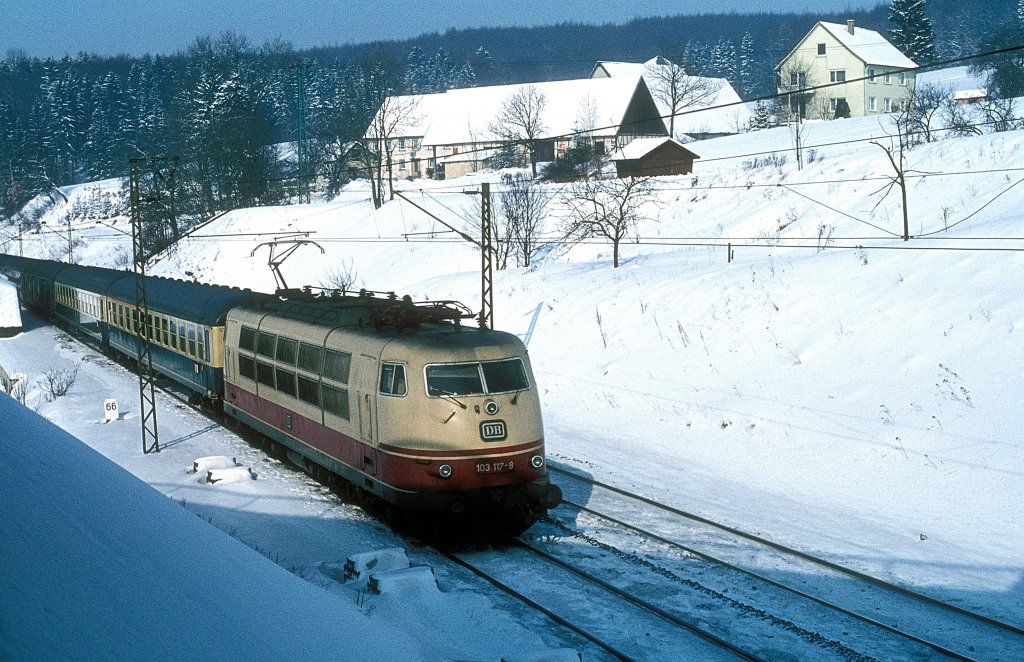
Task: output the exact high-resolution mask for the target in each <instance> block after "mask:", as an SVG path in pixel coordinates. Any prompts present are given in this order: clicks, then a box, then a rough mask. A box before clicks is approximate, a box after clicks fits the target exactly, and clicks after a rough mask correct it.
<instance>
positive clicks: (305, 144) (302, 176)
mask: <svg viewBox="0 0 1024 662" xmlns="http://www.w3.org/2000/svg"><path fill="white" fill-rule="evenodd" d="M296 67H297V68H298V70H299V84H298V94H299V98H298V108H296V112H295V116H296V119H297V121H298V124H299V126H298V145H297V150H296V152H297V154H296V155H297V160H298V171H299V172H298V174H299V182H298V183H299V198H300V199H301V200H302V201H303V202H305V203H307V204H309V184H310V182H309V180H310V172H309V170H310V169H309V139H308V136H307V135H306V62H305V60H302V61H300V62H299V63H298V64H297V65H296Z"/></svg>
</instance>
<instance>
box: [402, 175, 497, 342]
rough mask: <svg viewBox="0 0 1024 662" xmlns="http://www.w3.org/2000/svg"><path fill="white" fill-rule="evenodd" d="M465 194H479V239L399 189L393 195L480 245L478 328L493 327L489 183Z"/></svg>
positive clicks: (492, 257)
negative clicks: (417, 202) (419, 203)
mask: <svg viewBox="0 0 1024 662" xmlns="http://www.w3.org/2000/svg"><path fill="white" fill-rule="evenodd" d="M464 192H465V193H466V194H467V195H476V194H478V193H479V194H480V229H481V235H482V236H481V240H480V241H477V240H476V239H473V238H472V237H470V236H469V235H468V234H466V233H465V232H463V231H462V230H459V229H457V228H456V227H455V226H453V225H451V224H450V223H448V222H447V221H445V220H444V219H443V218H441V217H440V216H438V215H437V214H434V213H433V212H431V211H428V210H427V209H424V208H423V207H421V206H420V205H418V204H416V202H415V201H414V200H411V199H410V198H409V197H408V196H406V195H405V194H404V193H402V192H401V191H395V195H397V196H398V197H400V198H401V199H403V200H405V201H406V202H408V203H409V204H411V205H412V206H413V207H415V208H416V209H419V210H420V211H421V212H423V213H424V214H426V215H427V216H430V217H431V218H432V219H434V220H435V221H437V222H438V223H440V224H441V225H443V226H445V227H446V228H448V229H449V230H451V231H452V232H454V233H456V234H457V235H459V236H460V237H462V238H463V239H465V240H466V241H468V242H469V243H471V244H475V245H477V246H479V247H480V283H481V293H480V328H481V329H493V328H494V244H493V243H492V234H493V233H492V232H491V185H490V183H488V182H484V183H483V184H481V186H480V190H479V191H464Z"/></svg>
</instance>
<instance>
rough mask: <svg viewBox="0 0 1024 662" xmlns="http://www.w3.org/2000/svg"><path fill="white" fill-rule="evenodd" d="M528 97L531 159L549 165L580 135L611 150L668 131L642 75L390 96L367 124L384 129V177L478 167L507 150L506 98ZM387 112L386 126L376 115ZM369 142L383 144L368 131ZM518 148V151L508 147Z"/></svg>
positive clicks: (445, 175)
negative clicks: (533, 108)
mask: <svg viewBox="0 0 1024 662" xmlns="http://www.w3.org/2000/svg"><path fill="white" fill-rule="evenodd" d="M526 92H528V93H529V94H530V95H532V96H533V98H535V99H542V100H543V101H542V102H541V103H538V104H537V105H538V108H537V113H538V115H537V120H538V121H537V125H538V126H539V128H540V130H539V132H538V134H537V138H536V139H535V141H534V153H535V155H536V157H535V158H536V160H537V161H552V160H554V159H555V157H556V156H557V155H559V154H561V153H563V152H564V151H565V150H566V149H567V148H568V147H569V146H570V145H572V144H573V143H574V142H576V141H578V140H580V139H581V138H584V139H586V140H589V141H591V142H592V144H593V145H594V146H595V147H596V148H597V150H598V152H600V153H611V152H612V151H614V150H616V149H619V148H621V147H623V146H625V145H626V144H628V143H629V142H630V141H632V140H634V139H636V138H639V137H651V136H659V137H663V136H667V135H668V129H667V128H666V126H665V122H664V121H663V120H662V118H661V114H660V112H659V109H658V106H657V104H656V103H655V101H654V98H653V97H652V96H651V92H650V90H649V89H648V87H647V85H646V83H645V82H644V80H643V78H640V77H628V78H627V77H619V78H605V79H578V80H564V81H549V82H541V83H529V84H520V85H495V86H489V87H472V88H464V89H458V90H449V91H447V92H442V93H439V94H420V95H407V96H399V97H392V98H390V99H388V101H387V102H386V103H385V104H384V105H382V106H381V109H380V110H379V111H378V118H377V119H376V120H375V121H374V123H373V125H371V126H388V127H391V128H390V129H389V131H388V132H387V136H386V138H387V141H386V147H387V154H388V156H389V160H390V162H391V164H392V177H393V178H395V179H406V178H416V177H433V178H436V179H451V178H453V177H457V176H461V175H463V174H466V173H468V172H472V171H475V170H480V169H482V168H484V167H486V165H487V161H488V160H489V159H490V158H491V157H492V156H494V155H495V154H496V153H497V152H498V151H499V150H501V149H502V148H503V147H504V148H508V147H509V146H508V145H507V144H506V142H505V141H504V140H503V139H502V137H501V136H500V132H499V131H498V130H496V129H500V127H496V126H495V123H496V122H497V121H498V118H499V117H500V116H501V113H502V109H503V107H504V105H505V104H506V103H508V102H509V101H510V100H511V99H514V98H516V97H517V96H521V95H522V94H523V93H526ZM389 112H390V113H395V114H396V119H395V120H394V121H391V120H389V119H388V118H384V117H381V114H382V113H389ZM365 138H366V139H367V140H370V141H379V142H384V141H383V140H382V138H381V137H379V136H374V135H371V134H370V133H368V134H367V135H366V136H365ZM516 149H520V150H523V151H525V148H522V147H520V146H516Z"/></svg>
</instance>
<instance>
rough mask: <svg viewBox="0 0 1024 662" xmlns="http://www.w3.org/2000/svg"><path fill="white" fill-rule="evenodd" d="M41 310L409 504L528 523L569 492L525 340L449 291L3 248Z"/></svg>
mask: <svg viewBox="0 0 1024 662" xmlns="http://www.w3.org/2000/svg"><path fill="white" fill-rule="evenodd" d="M0 273H3V274H5V275H7V276H8V277H9V278H10V279H11V280H13V281H14V282H15V283H17V284H18V288H19V291H20V293H21V298H22V303H23V304H24V305H25V306H26V307H27V308H30V309H32V310H34V311H36V312H37V313H39V314H40V315H41V316H42V317H43V318H45V319H49V320H52V321H54V322H56V323H58V324H60V325H62V326H64V327H66V328H68V329H70V330H71V331H73V332H75V333H80V334H84V335H87V336H89V337H91V338H92V339H94V340H95V341H96V342H97V343H98V344H99V346H100V347H101V348H102V349H103V350H104V351H106V352H109V353H111V354H117V355H121V356H123V357H125V358H127V359H129V360H131V359H134V358H135V357H137V356H138V353H139V352H138V350H139V345H138V343H139V342H144V340H143V339H144V338H146V337H148V339H149V342H150V347H151V350H152V352H151V353H152V362H153V367H154V369H155V370H156V371H157V372H158V373H159V374H161V375H164V376H166V377H167V378H169V379H171V380H173V381H175V382H177V383H178V384H180V385H181V386H182V387H184V388H185V389H187V390H188V391H189V392H190V393H191V394H192V396H193V398H194V399H196V400H201V401H203V402H205V403H207V404H208V405H212V406H214V407H215V408H216V409H217V410H218V411H222V412H223V414H224V415H225V416H227V417H229V419H231V420H233V421H238V422H240V423H242V424H244V425H245V426H248V427H249V428H252V429H253V430H256V431H257V432H258V433H259V434H260V435H263V436H264V437H265V438H266V439H268V440H270V441H271V442H272V443H273V444H278V445H280V447H282V448H284V449H287V455H288V457H289V458H290V459H291V460H292V461H294V462H295V463H297V464H299V465H301V466H303V467H304V468H305V469H307V470H308V471H310V472H311V473H313V474H317V475H319V476H320V477H334V476H338V477H341V478H342V479H343V480H344V481H346V482H347V485H348V486H349V487H350V488H355V489H357V490H359V491H362V492H365V493H369V494H372V495H374V496H375V497H377V498H379V499H380V500H382V501H383V502H385V503H387V504H392V505H394V506H397V507H399V508H400V509H401V510H402V511H404V512H412V513H417V512H419V513H430V514H434V515H436V516H437V518H436V519H438V520H439V521H443V520H450V521H468V522H484V521H486V522H487V523H488V524H489V525H491V527H492V528H495V529H501V530H504V531H508V532H516V531H521V530H523V529H525V528H527V527H529V526H530V525H531V524H532V523H533V522H534V521H536V519H537V518H538V517H540V516H542V515H543V514H544V513H545V512H546V511H547V510H549V509H551V508H554V507H555V506H557V505H558V504H559V503H560V501H561V492H560V491H559V489H558V487H557V486H555V485H553V484H551V483H550V481H549V479H548V475H547V467H546V459H545V454H544V430H543V424H542V422H541V411H540V400H539V396H538V389H537V385H536V382H535V380H534V376H533V372H532V369H531V367H530V361H529V357H528V356H527V353H526V349H525V347H524V345H523V343H522V342H521V341H520V340H519V338H517V337H516V336H514V335H512V334H509V333H504V332H501V331H494V330H487V329H479V328H475V327H473V326H464V325H463V324H462V323H461V322H462V320H464V319H468V318H470V317H472V315H471V313H470V312H469V311H468V310H467V309H465V307H463V306H461V304H457V303H455V302H447V301H445V302H419V303H414V302H413V301H412V300H411V299H409V298H408V297H404V298H401V299H400V298H398V297H396V296H394V295H385V296H381V295H376V294H373V293H367V292H361V293H360V294H358V295H355V294H343V293H338V292H325V293H318V294H315V293H313V292H312V291H310V290H303V291H296V290H287V291H281V292H278V293H276V294H274V295H269V294H262V293H258V292H253V291H250V290H244V289H238V288H231V287H224V286H217V285H207V284H201V283H195V282H187V281H183V280H175V279H168V278H160V277H148V278H147V280H146V287H147V293H148V295H147V307H148V313H143V312H141V311H140V310H139V308H138V307H137V306H136V303H135V301H136V294H135V276H134V274H133V273H131V272H126V271H116V270H112V269H104V268H99V267H87V266H80V265H72V264H65V263H61V262H53V261H49V260H35V259H31V258H23V257H17V256H11V255H4V254H0Z"/></svg>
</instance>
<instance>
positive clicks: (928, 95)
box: [906, 84, 952, 142]
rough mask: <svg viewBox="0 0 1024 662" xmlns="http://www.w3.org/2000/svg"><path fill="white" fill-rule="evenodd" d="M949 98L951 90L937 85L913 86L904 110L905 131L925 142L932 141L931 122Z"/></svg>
mask: <svg viewBox="0 0 1024 662" xmlns="http://www.w3.org/2000/svg"><path fill="white" fill-rule="evenodd" d="M951 96H952V90H950V89H949V88H946V87H941V86H939V85H931V84H924V85H918V86H915V87H914V88H913V89H912V90H911V92H910V96H909V106H908V107H907V108H906V114H907V118H906V119H907V127H906V128H907V131H908V132H910V133H913V134H916V135H918V136H919V137H920V139H922V140H924V141H925V142H931V141H932V140H934V139H935V135H934V133H933V129H932V120H933V119H934V118H935V116H936V115H938V114H939V111H940V110H942V107H943V105H944V104H945V100H946V99H947V98H950V97H951Z"/></svg>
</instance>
